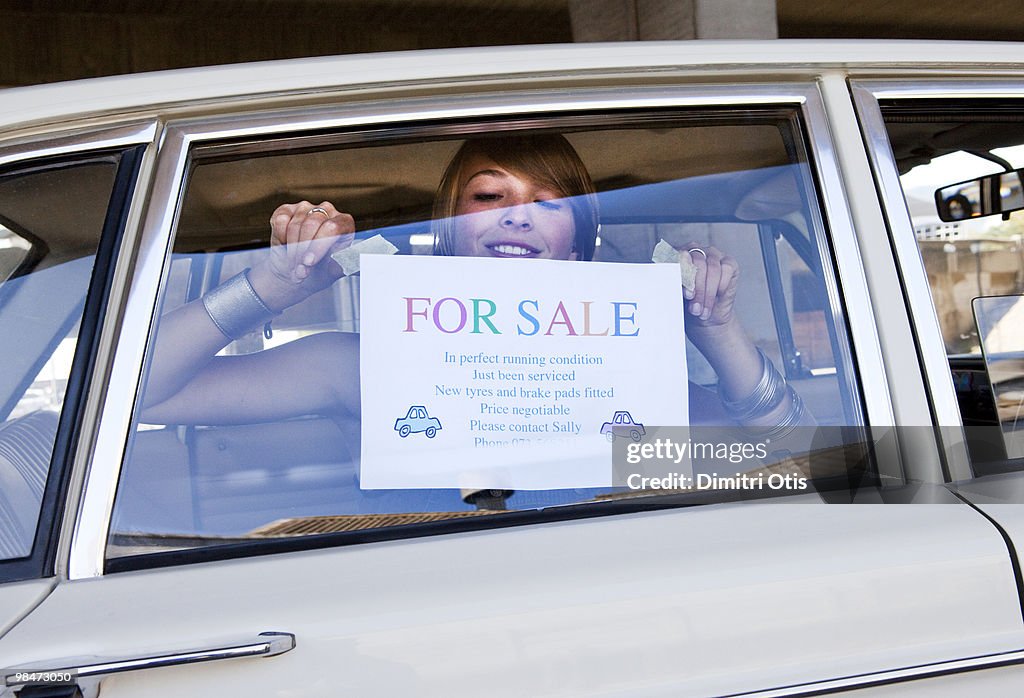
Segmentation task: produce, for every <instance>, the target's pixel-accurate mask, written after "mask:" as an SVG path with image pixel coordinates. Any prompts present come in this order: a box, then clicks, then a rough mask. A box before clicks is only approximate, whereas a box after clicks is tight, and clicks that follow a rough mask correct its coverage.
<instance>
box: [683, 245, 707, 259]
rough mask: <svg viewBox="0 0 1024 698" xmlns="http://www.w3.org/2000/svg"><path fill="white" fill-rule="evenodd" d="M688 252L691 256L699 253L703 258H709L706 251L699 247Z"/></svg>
mask: <svg viewBox="0 0 1024 698" xmlns="http://www.w3.org/2000/svg"><path fill="white" fill-rule="evenodd" d="M687 252H689V253H690V254H693V253H694V252H697V253H699V254H700V256H702V257H703V258H704V259H707V258H708V253H707V252H705V251H704V250H702V249H701V248H699V247H691V248H690V249H689V250H687Z"/></svg>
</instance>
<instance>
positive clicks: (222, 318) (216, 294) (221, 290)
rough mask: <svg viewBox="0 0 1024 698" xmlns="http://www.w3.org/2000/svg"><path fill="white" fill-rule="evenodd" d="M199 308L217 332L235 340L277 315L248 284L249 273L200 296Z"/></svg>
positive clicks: (235, 277) (232, 278)
mask: <svg viewBox="0 0 1024 698" xmlns="http://www.w3.org/2000/svg"><path fill="white" fill-rule="evenodd" d="M203 307H204V308H206V314H207V315H209V316H210V320H212V321H213V324H214V325H216V326H217V329H218V330H220V331H221V333H222V334H223V335H224V336H225V337H227V338H228V339H231V340H235V339H238V338H239V337H242V336H244V335H246V334H247V333H248V332H249V331H250V330H252V329H253V328H255V327H258V326H259V325H263V324H265V323H268V322H269V321H270V320H272V319H273V318H275V317H277V316H278V315H280V314H281V313H276V312H274V311H273V310H271V309H270V308H268V307H267V304H266V303H264V302H263V299H262V298H260V297H259V295H257V293H256V291H255V289H253V287H252V284H251V283H250V282H249V270H248V269H246V270H245V271H243V272H241V273H240V274H235V275H234V276H232V277H231V278H230V279H228V280H227V281H225V282H224V283H222V284H221V285H220V286H218V287H217V288H215V289H213V290H212V291H210V292H209V293H207V294H206V295H205V296H203Z"/></svg>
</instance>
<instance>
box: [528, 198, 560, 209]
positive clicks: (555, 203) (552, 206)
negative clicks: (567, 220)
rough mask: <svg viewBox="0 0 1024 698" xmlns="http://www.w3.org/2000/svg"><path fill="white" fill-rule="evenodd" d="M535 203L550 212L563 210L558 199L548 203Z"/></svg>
mask: <svg viewBox="0 0 1024 698" xmlns="http://www.w3.org/2000/svg"><path fill="white" fill-rule="evenodd" d="M534 203H535V204H537V205H538V206H540V207H541V208H545V209H547V210H549V211H558V210H560V209H561V208H562V204H560V203H559V202H558V200H557V199H550V200H547V201H535V202H534Z"/></svg>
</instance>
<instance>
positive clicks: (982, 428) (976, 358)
mask: <svg viewBox="0 0 1024 698" xmlns="http://www.w3.org/2000/svg"><path fill="white" fill-rule="evenodd" d="M883 114H884V116H885V121H886V129H887V131H888V132H889V137H890V139H891V142H892V148H893V154H894V156H895V159H896V162H897V166H898V168H899V172H900V182H901V184H902V187H903V193H904V197H905V200H906V205H907V209H908V211H909V213H910V217H911V219H912V222H913V226H914V234H915V236H916V238H917V245H918V248H919V250H920V252H921V260H922V262H923V264H924V267H925V270H926V272H927V275H928V284H929V287H930V290H931V301H932V304H933V307H934V309H935V313H936V316H937V319H938V322H939V326H940V328H941V331H942V339H943V342H944V344H945V348H946V353H947V355H948V357H949V364H950V370H951V372H952V376H953V384H954V386H955V388H956V393H957V401H958V405H959V408H960V412H961V415H962V418H963V424H964V426H965V427H966V430H967V431H966V435H967V446H968V449H969V452H970V456H971V459H972V461H973V462H974V465H975V469H976V471H978V467H979V466H981V465H982V464H985V463H993V462H997V461H1005V460H1006V458H1007V455H1008V454H1007V451H1006V448H1005V444H1004V443H1003V440H1002V438H1001V437H1000V429H999V425H1000V423H1001V422H1003V421H1005V420H1006V418H1007V416H1008V415H1009V417H1011V418H1012V413H1013V412H1014V410H1015V408H1016V405H1017V402H1016V401H1014V395H1016V394H1017V393H1016V392H1015V390H1016V389H1015V387H1014V382H1015V381H1018V380H1019V376H1013V375H1011V376H1006V375H1001V376H997V377H996V378H997V383H996V384H995V385H993V383H992V380H991V377H990V372H989V370H988V367H987V366H986V362H985V356H984V349H985V347H984V341H983V340H984V333H979V329H978V320H979V317H978V316H977V315H976V310H977V305H976V304H977V302H978V300H979V299H985V298H993V297H1002V296H1007V295H1015V294H1020V293H1021V292H1022V291H1024V256H1022V255H1024V244H1022V241H1024V211H1021V210H1015V209H1018V208H1019V207H1017V206H1014V205H1012V204H1013V201H1014V197H1016V198H1017V199H1019V198H1020V196H1021V195H1020V180H1019V177H1017V175H1016V173H1015V172H1013V178H1012V179H1011V178H1008V177H1007V178H1004V181H1002V182H1001V183H1000V184H996V185H995V186H993V182H995V181H998V180H991V179H985V180H984V182H982V181H981V179H979V178H985V177H986V176H989V175H999V174H1000V173H1003V172H1007V171H1011V172H1012V171H1013V170H1015V169H1016V168H1020V167H1024V110H1021V109H1019V108H1012V107H1010V106H1009V105H1005V104H999V105H993V104H990V103H989V104H986V103H984V102H975V103H971V104H970V105H969V106H968V105H967V103H965V104H963V105H950V104H945V105H935V104H930V106H928V107H927V108H922V107H920V106H913V105H909V104H889V105H887V106H886V107H885V109H884V110H883ZM982 186H983V187H984V192H982V191H981V187H982ZM992 197H995V199H993V198H992ZM1000 199H1001V200H1002V201H1003V202H1004V204H1002V205H1004V206H1005V208H1006V209H1007V210H1006V213H1005V214H1002V215H1000V214H998V212H995V213H994V214H993V211H995V209H992V208H991V204H992V203H993V201H995V202H999V201H1000ZM1003 312H1005V311H1003ZM1000 314H1001V313H1000ZM989 319H990V320H991V321H992V322H995V320H996V319H997V318H995V317H990V318H989ZM1021 348H1022V349H1024V346H1022V347H1021ZM1000 396H1002V397H1001V398H1000ZM1011 402H1012V405H1011V404H1010V403H1011ZM1001 403H1005V404H1001ZM1007 410H1009V412H1007ZM1001 414H1002V417H1001V416H1000V415H1001ZM1011 421H1013V420H1012V419H1011ZM978 472H980V471H978Z"/></svg>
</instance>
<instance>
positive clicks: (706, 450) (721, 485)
mask: <svg viewBox="0 0 1024 698" xmlns="http://www.w3.org/2000/svg"><path fill="white" fill-rule="evenodd" d="M738 436H739V437H740V438H737V437H738ZM612 453H613V461H612V462H613V472H614V478H613V479H614V484H615V485H616V486H619V487H628V488H629V489H631V490H694V491H702V490H762V491H773V492H780V491H784V490H785V491H790V492H794V493H796V492H803V491H806V490H808V489H809V487H810V486H809V484H808V478H807V476H806V475H805V474H804V473H801V472H783V471H778V470H772V469H770V468H769V467H768V465H769V464H771V463H773V462H775V461H778V460H779V452H778V450H777V449H776V444H774V443H772V441H771V440H770V439H764V440H759V439H756V438H753V437H749V436H741V434H739V433H738V432H737V430H736V429H719V428H714V427H708V428H696V427H694V428H690V427H653V428H649V429H648V430H647V432H646V433H645V434H644V435H643V437H642V438H640V439H639V440H634V439H629V438H616V439H615V440H614V442H613V448H612Z"/></svg>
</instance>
